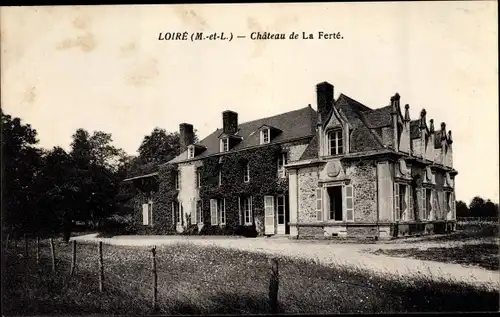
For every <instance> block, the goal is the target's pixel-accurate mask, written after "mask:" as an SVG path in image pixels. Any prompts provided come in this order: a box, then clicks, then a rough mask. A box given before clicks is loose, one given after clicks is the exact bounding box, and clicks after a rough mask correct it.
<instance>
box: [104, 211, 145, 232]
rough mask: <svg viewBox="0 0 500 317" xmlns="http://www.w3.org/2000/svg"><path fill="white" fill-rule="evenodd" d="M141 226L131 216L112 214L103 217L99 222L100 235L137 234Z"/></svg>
mask: <svg viewBox="0 0 500 317" xmlns="http://www.w3.org/2000/svg"><path fill="white" fill-rule="evenodd" d="M138 231H139V228H138V226H137V224H136V223H135V222H134V221H133V219H131V218H130V217H122V216H117V215H115V216H112V217H109V218H106V219H103V220H102V221H101V223H100V224H99V235H100V236H107V237H112V236H118V235H128V234H137V232H138Z"/></svg>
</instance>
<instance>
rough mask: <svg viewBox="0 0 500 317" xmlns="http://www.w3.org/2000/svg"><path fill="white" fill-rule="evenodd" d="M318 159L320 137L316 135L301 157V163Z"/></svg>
mask: <svg viewBox="0 0 500 317" xmlns="http://www.w3.org/2000/svg"><path fill="white" fill-rule="evenodd" d="M317 157H318V135H317V134H316V135H314V137H313V138H312V140H311V141H310V142H309V144H308V145H307V147H306V149H305V150H304V153H302V156H301V157H300V159H299V161H302V160H310V159H314V158H317Z"/></svg>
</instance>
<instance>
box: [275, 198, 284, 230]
mask: <svg viewBox="0 0 500 317" xmlns="http://www.w3.org/2000/svg"><path fill="white" fill-rule="evenodd" d="M276 211H277V216H278V224H285V196H283V195H280V196H278V197H276Z"/></svg>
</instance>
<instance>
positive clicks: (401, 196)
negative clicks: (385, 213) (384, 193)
mask: <svg viewBox="0 0 500 317" xmlns="http://www.w3.org/2000/svg"><path fill="white" fill-rule="evenodd" d="M394 207H395V208H394V220H395V221H399V220H400V219H401V217H402V215H403V213H405V212H406V207H407V205H406V185H404V184H394Z"/></svg>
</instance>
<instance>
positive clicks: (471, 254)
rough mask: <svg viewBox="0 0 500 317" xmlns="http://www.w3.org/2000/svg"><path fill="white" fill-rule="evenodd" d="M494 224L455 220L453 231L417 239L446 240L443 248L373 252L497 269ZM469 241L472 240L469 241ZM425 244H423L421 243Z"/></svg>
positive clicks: (495, 227) (495, 228)
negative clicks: (455, 224) (456, 224)
mask: <svg viewBox="0 0 500 317" xmlns="http://www.w3.org/2000/svg"><path fill="white" fill-rule="evenodd" d="M498 227H499V225H498V223H495V222H470V223H459V224H458V226H457V231H456V232H454V233H453V234H449V235H442V236H437V237H429V238H427V239H425V238H424V239H423V240H421V241H416V242H408V243H418V244H423V243H425V242H441V243H444V244H447V243H449V245H448V246H446V247H425V248H409V249H387V250H382V249H379V250H377V251H375V252H374V253H375V254H384V255H388V256H397V257H412V258H416V259H420V260H432V261H439V262H447V263H459V264H465V265H474V266H479V267H482V268H485V269H488V270H493V271H498V270H499V264H500V260H499V256H498V255H499V245H498ZM472 242H475V243H473V244H472ZM424 246H425V245H424Z"/></svg>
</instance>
